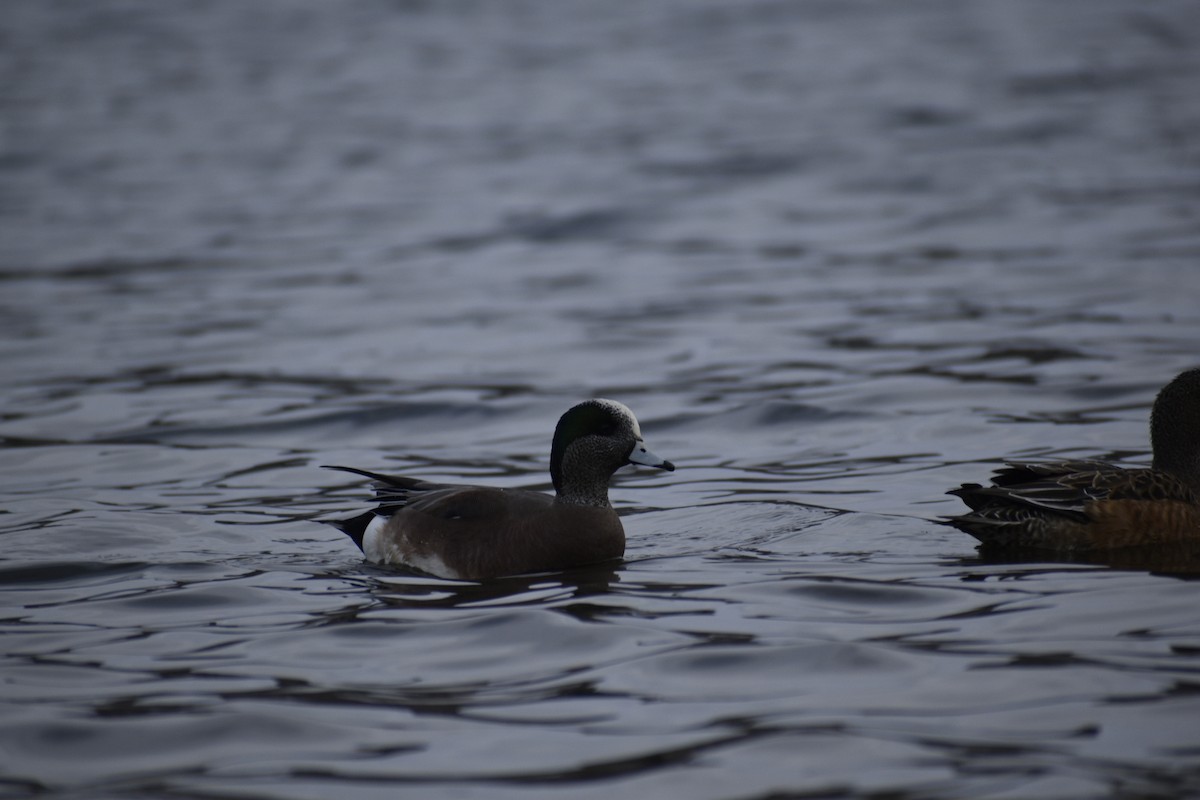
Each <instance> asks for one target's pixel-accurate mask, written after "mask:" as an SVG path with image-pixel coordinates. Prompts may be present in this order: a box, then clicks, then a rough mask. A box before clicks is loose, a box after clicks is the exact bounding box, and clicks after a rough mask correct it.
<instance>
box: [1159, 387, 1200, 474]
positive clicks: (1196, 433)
mask: <svg viewBox="0 0 1200 800" xmlns="http://www.w3.org/2000/svg"><path fill="white" fill-rule="evenodd" d="M1150 446H1151V448H1153V450H1154V468H1155V469H1160V470H1162V471H1163V472H1169V473H1171V474H1172V475H1174V476H1175V477H1177V478H1179V479H1180V480H1183V481H1185V482H1186V483H1187V484H1188V485H1189V486H1191V487H1192V489H1193V490H1195V491H1197V492H1200V368H1197V369H1189V370H1188V371H1187V372H1183V373H1180V374H1179V375H1178V376H1177V377H1176V378H1175V380H1173V381H1171V382H1170V383H1168V384H1167V385H1166V386H1164V387H1163V389H1162V391H1160V392H1159V393H1158V397H1157V398H1155V400H1154V409H1153V410H1152V411H1151V412H1150Z"/></svg>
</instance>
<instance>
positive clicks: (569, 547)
mask: <svg viewBox="0 0 1200 800" xmlns="http://www.w3.org/2000/svg"><path fill="white" fill-rule="evenodd" d="M625 464H643V465H646V466H652V467H658V468H660V469H666V470H673V469H675V466H674V465H673V464H672V463H671V462H669V461H666V460H665V459H662V458H660V457H658V456H656V455H654V454H653V453H651V452H650V451H649V450H647V449H646V446H645V443H644V442H643V441H642V432H641V429H640V428H639V426H638V422H637V419H635V418H634V416H633V413H632V412H630V411H629V409H628V408H626V407H625V406H623V405H622V404H620V403H617V402H615V401H612V400H589V401H586V402H584V403H580V404H579V405H577V406H575V407H574V408H572V409H570V410H569V411H567V413H565V414H563V416H562V418H561V419H560V420H559V422H558V427H557V428H556V430H555V434H554V444H553V446H552V447H551V453H550V474H551V478H552V479H553V482H554V488H555V491H556V494H555V495H554V496H551V495H547V494H543V493H541V492H534V491H529V490H526V489H501V488H495V487H489V486H461V485H452V484H437V483H428V482H426V481H421V480H417V479H415V478H407V477H403V476H390V475H381V474H379V473H376V472H369V471H367V470H361V469H355V468H353V467H331V468H330V469H337V470H341V471H343V472H350V473H354V474H356V475H363V476H365V477H367V478H370V479H372V480H373V481H374V482H375V491H376V500H377V501H378V503H379V506H378V507H377V508H376V509H375V510H373V511H368V512H366V513H364V514H359V515H358V516H356V517H351V518H350V519H345V520H338V521H334V522H332V523H331V524H333V525H335V526H336V527H338V528H339V529H340V530H342V531H343V532H344V533H345V534H346V535H347V536H349V537H350V538H351V539H352V540H353V541H354V543H355V544H357V545H358V546H359V548H361V549H362V551H363V553H364V555H365V556H366V557H367V559H368V560H370V561H374V562H377V563H381V564H402V565H405V566H409V567H413V568H416V569H419V570H422V571H424V572H428V573H430V574H433V575H437V576H439V577H443V578H459V579H463V580H482V579H485V578H494V577H499V576H502V575H516V574H520V573H526V572H544V571H549V570H558V569H565V568H568V567H574V566H579V565H582V564H592V563H596V562H600V561H607V560H610V559H614V558H620V557H621V556H622V555H623V554H624V553H625V530H624V529H623V528H622V526H621V520H620V517H618V516H617V512H616V511H614V510H613V508H612V506H611V505H609V502H608V481H609V479H610V478H611V477H612V474H613V472H615V471H616V470H617V469H619V468H620V467H622V466H624V465H625Z"/></svg>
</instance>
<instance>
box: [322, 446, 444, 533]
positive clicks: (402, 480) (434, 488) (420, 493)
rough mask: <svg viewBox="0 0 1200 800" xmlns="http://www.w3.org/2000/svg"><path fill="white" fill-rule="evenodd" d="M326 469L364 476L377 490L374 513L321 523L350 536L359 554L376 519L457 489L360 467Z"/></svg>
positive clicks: (326, 467)
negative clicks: (425, 498)
mask: <svg viewBox="0 0 1200 800" xmlns="http://www.w3.org/2000/svg"><path fill="white" fill-rule="evenodd" d="M323 468H324V469H335V470H338V471H339V472H349V473H350V474H352V475H361V476H363V477H364V478H370V479H371V481H372V485H373V486H374V487H375V502H376V503H377V504H378V505H377V506H376V507H375V508H374V509H372V510H371V511H366V512H363V513H362V514H359V515H357V516H354V517H349V518H347V519H330V520H320V521H321V522H324V523H325V524H326V525H332V526H333V527H335V528H337V529H338V530H340V531H341V532H342V533H344V534H346V535H347V536H349V537H350V538H351V539H352V540H353V541H354V543H355V544H356V545H358V547H359V549H360V550H361V549H362V546H363V536H364V535H366V532H367V526H368V525H370V524H371V522H373V521H374V520H375V518H376V517H380V516H383V517H390V516H391V515H393V514H395V513H396V512H397V511H400V510H402V509H404V508H407V507H408V506H409V505H411V504H412V503H413V502H414V501H416V500H418V499H419V498H421V497H428V496H430V495H436V494H438V493H439V492H444V491H446V490H450V489H454V488H457V487H454V486H450V485H447V484H444V483H430V482H428V481H422V480H417V479H415V478H407V477H405V476H403V475H384V474H382V473H379V472H371V471H370V470H365V469H358V468H357V467H342V466H334V465H324V467H323ZM464 488H465V487H464Z"/></svg>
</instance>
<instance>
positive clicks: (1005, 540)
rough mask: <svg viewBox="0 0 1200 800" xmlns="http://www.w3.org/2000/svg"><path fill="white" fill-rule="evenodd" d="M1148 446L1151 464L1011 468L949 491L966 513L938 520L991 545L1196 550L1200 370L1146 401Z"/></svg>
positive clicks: (1199, 538)
mask: <svg viewBox="0 0 1200 800" xmlns="http://www.w3.org/2000/svg"><path fill="white" fill-rule="evenodd" d="M1150 446H1151V447H1152V448H1153V449H1154V464H1153V465H1152V466H1151V467H1150V468H1149V469H1121V468H1120V467H1116V466H1113V465H1112V464H1108V463H1105V462H1103V461H1059V462H1048V463H1012V464H1009V465H1007V466H1006V467H1004V468H1003V469H1001V470H998V471H997V472H996V473H995V474H994V475H993V476H992V485H991V486H980V485H979V484H977V483H966V484H963V485H962V486H960V487H959V488H957V489H953V490H951V491H950V494H953V495H957V496H959V497H961V498H962V499H963V502H965V503H966V504H967V505H968V506H970V508H971V513H969V514H962V515H960V516H957V517H950V518H949V519H947V520H946V522H947V523H948V524H950V525H953V526H954V527H956V528H958V529H959V530H962V531H965V532H966V533H969V534H971V535H972V536H974V537H975V538H976V539H979V541H981V542H982V543H983V546H984V547H985V548H988V549H993V550H994V549H1006V548H1007V549H1018V548H1029V549H1038V550H1055V551H1060V552H1070V553H1087V552H1095V551H1106V550H1122V549H1128V548H1140V547H1160V546H1161V547H1179V546H1181V545H1182V546H1184V547H1185V548H1187V549H1191V548H1197V549H1200V369H1191V370H1187V371H1186V372H1182V373H1180V374H1179V375H1177V376H1176V377H1175V379H1174V380H1172V381H1171V382H1170V383H1168V384H1167V385H1166V386H1164V387H1163V388H1162V391H1160V392H1159V393H1158V397H1156V398H1155V399H1154V408H1153V410H1152V411H1151V412H1150Z"/></svg>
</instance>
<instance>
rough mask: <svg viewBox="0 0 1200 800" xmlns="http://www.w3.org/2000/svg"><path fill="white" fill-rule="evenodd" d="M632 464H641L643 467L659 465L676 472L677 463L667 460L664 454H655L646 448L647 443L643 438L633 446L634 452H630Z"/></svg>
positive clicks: (660, 467) (668, 470) (661, 467)
mask: <svg viewBox="0 0 1200 800" xmlns="http://www.w3.org/2000/svg"><path fill="white" fill-rule="evenodd" d="M629 463H630V464H641V465H642V466H643V467H658V468H659V469H665V470H666V471H667V472H674V471H675V465H674V464H672V463H671V462H670V461H667V460H666V459H665V458H663V457H662V456H658V455H655V454H654V453H652V452H650V451H649V450H647V449H646V444H645V443H644V442H642V441H641V440H639V441H638V443H637V444H635V445H634V446H633V452H632V453H630V454H629Z"/></svg>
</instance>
